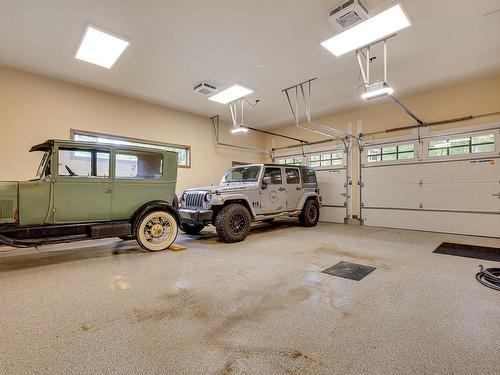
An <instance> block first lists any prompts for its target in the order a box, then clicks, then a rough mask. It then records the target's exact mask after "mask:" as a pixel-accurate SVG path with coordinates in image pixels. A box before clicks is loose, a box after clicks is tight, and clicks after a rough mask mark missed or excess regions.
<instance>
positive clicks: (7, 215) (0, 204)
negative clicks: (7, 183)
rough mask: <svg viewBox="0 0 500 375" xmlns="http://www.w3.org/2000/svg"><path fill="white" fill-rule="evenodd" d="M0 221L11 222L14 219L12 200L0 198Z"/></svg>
mask: <svg viewBox="0 0 500 375" xmlns="http://www.w3.org/2000/svg"><path fill="white" fill-rule="evenodd" d="M0 221H3V222H12V221H14V202H13V201H12V200H10V199H9V200H7V199H1V200H0Z"/></svg>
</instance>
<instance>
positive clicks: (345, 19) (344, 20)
mask: <svg viewBox="0 0 500 375" xmlns="http://www.w3.org/2000/svg"><path fill="white" fill-rule="evenodd" d="M360 20H361V17H360V16H358V14H357V13H356V12H353V11H351V12H349V13H346V14H345V15H343V16H342V17H340V18H337V22H338V23H340V24H341V25H342V27H344V28H347V27H349V26H351V25H353V24H355V23H356V22H358V21H360Z"/></svg>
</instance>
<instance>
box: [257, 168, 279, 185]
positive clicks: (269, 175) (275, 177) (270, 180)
mask: <svg viewBox="0 0 500 375" xmlns="http://www.w3.org/2000/svg"><path fill="white" fill-rule="evenodd" d="M262 181H263V182H264V183H266V184H268V185H281V184H282V183H283V177H282V176H281V168H266V170H265V172H264V178H263V179H262Z"/></svg>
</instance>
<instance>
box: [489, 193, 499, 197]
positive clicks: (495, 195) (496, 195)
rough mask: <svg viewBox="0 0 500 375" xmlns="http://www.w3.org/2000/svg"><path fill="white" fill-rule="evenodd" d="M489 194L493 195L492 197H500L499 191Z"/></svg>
mask: <svg viewBox="0 0 500 375" xmlns="http://www.w3.org/2000/svg"><path fill="white" fill-rule="evenodd" d="M491 195H492V196H494V197H498V198H500V193H498V194H491Z"/></svg>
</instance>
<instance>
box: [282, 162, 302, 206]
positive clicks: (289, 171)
mask: <svg viewBox="0 0 500 375" xmlns="http://www.w3.org/2000/svg"><path fill="white" fill-rule="evenodd" d="M285 176H286V208H287V209H288V210H295V209H297V206H298V205H299V199H300V197H301V196H302V193H303V190H302V185H301V183H300V173H299V168H285Z"/></svg>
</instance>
